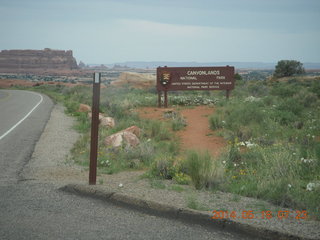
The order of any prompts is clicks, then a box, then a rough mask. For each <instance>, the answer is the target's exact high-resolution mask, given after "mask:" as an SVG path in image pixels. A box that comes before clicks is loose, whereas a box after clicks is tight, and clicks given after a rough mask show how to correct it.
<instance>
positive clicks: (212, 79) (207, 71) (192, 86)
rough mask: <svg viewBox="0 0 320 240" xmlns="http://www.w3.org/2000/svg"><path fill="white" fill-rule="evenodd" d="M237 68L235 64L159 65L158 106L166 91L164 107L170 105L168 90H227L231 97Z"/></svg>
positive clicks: (227, 96)
mask: <svg viewBox="0 0 320 240" xmlns="http://www.w3.org/2000/svg"><path fill="white" fill-rule="evenodd" d="M234 73H235V69H234V67H233V66H229V65H227V66H219V67H167V66H165V67H158V68H157V91H158V106H159V107H161V98H162V92H164V107H167V106H168V99H167V92H168V91H192V90H193V91H204V90H205V91H210V90H225V91H226V98H227V99H229V96H230V91H231V90H233V89H234V84H235V79H234Z"/></svg>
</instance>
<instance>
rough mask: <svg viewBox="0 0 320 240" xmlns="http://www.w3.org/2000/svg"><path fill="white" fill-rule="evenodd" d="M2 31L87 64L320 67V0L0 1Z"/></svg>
mask: <svg viewBox="0 0 320 240" xmlns="http://www.w3.org/2000/svg"><path fill="white" fill-rule="evenodd" d="M0 33H1V36H0V50H4V49H43V48H53V49H63V50H68V49H71V50H73V54H74V56H75V57H76V58H77V60H78V61H80V60H82V61H83V62H85V63H97V64H100V63H114V62H123V61H189V62H190V61H198V62H218V61H224V62H228V61H230V62H232V61H240V62H244V61H260V62H277V61H279V60H281V59H295V60H299V61H302V62H320V0H220V1H218V0H87V1H85V0H52V1H49V0H0Z"/></svg>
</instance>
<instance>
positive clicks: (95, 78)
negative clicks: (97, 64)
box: [89, 73, 101, 185]
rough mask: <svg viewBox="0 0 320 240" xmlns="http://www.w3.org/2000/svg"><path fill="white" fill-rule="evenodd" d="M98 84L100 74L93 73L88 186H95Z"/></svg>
mask: <svg viewBox="0 0 320 240" xmlns="http://www.w3.org/2000/svg"><path fill="white" fill-rule="evenodd" d="M100 82H101V74H100V73H94V74H93V94H92V118H91V145H90V170H89V184H90V185H96V182H97V157H98V133H99V103H100Z"/></svg>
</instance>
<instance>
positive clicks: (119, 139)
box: [104, 131, 140, 148]
mask: <svg viewBox="0 0 320 240" xmlns="http://www.w3.org/2000/svg"><path fill="white" fill-rule="evenodd" d="M104 142H105V145H106V146H107V147H108V146H111V147H115V148H116V147H120V146H121V145H122V144H126V145H127V146H130V147H135V146H137V145H139V144H140V140H139V138H138V137H137V136H136V135H135V134H133V133H131V132H126V131H121V132H117V133H115V134H112V135H110V136H108V137H106V139H105V141H104Z"/></svg>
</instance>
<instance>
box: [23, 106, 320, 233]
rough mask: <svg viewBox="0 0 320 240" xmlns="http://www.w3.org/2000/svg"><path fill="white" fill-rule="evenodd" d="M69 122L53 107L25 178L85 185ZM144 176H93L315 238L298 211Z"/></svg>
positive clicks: (147, 195)
mask: <svg viewBox="0 0 320 240" xmlns="http://www.w3.org/2000/svg"><path fill="white" fill-rule="evenodd" d="M73 123H74V120H73V119H72V118H71V117H69V116H66V115H65V114H64V108H63V107H62V106H60V105H56V106H55V107H54V109H53V111H52V113H51V117H50V120H49V121H48V123H47V126H46V128H45V130H44V132H43V134H42V136H41V138H40V140H39V142H38V143H37V145H36V147H35V151H34V153H33V155H32V158H31V160H30V162H29V164H28V165H27V166H26V167H25V169H24V171H23V173H22V176H23V178H24V179H25V180H33V181H40V182H46V181H48V182H51V183H54V184H55V185H57V187H61V186H64V185H66V184H83V185H87V184H88V170H87V169H85V168H83V167H80V166H76V165H74V164H73V163H72V162H71V161H70V160H68V155H69V154H70V149H71V148H72V146H73V144H74V143H75V142H76V141H77V139H78V137H79V134H78V133H76V131H75V130H73V129H72V125H73ZM143 173H144V172H143V171H127V172H121V173H118V174H113V175H103V174H98V177H97V182H98V183H99V184H98V185H99V186H97V187H98V188H99V189H102V190H105V191H108V192H117V193H122V194H125V195H128V196H132V197H136V198H140V199H143V200H150V201H154V202H158V203H160V204H166V205H173V206H175V207H178V208H182V209H183V208H184V209H185V208H188V206H189V207H190V206H193V207H194V208H197V210H198V211H199V212H203V213H210V214H211V215H212V216H213V214H212V211H219V210H223V211H228V212H229V213H230V212H232V211H235V213H236V215H237V217H236V218H235V219H232V221H236V222H238V223H243V224H245V225H250V226H253V227H257V228H263V229H266V231H268V230H269V231H276V232H280V233H284V234H287V235H291V236H297V237H298V238H292V239H320V222H318V221H312V220H310V219H308V220H304V219H300V220H298V219H295V217H296V216H297V213H296V212H295V211H294V210H292V209H285V208H280V207H278V206H273V205H271V204H269V203H267V202H265V201H262V200H257V199H252V198H246V197H241V196H238V195H234V194H230V193H223V192H208V191H198V190H195V189H194V188H193V187H191V186H182V185H175V184H174V183H172V181H157V180H153V181H150V180H148V179H144V178H141V175H142V174H143ZM119 184H122V187H119ZM243 211H253V213H254V214H255V217H256V218H254V219H244V218H243V217H242V213H243ZM263 211H271V213H272V218H270V219H267V218H265V219H262V215H263V213H262V212H263ZM278 211H290V213H289V217H288V218H283V219H279V218H278V216H277V214H278ZM212 221H214V220H212Z"/></svg>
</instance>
